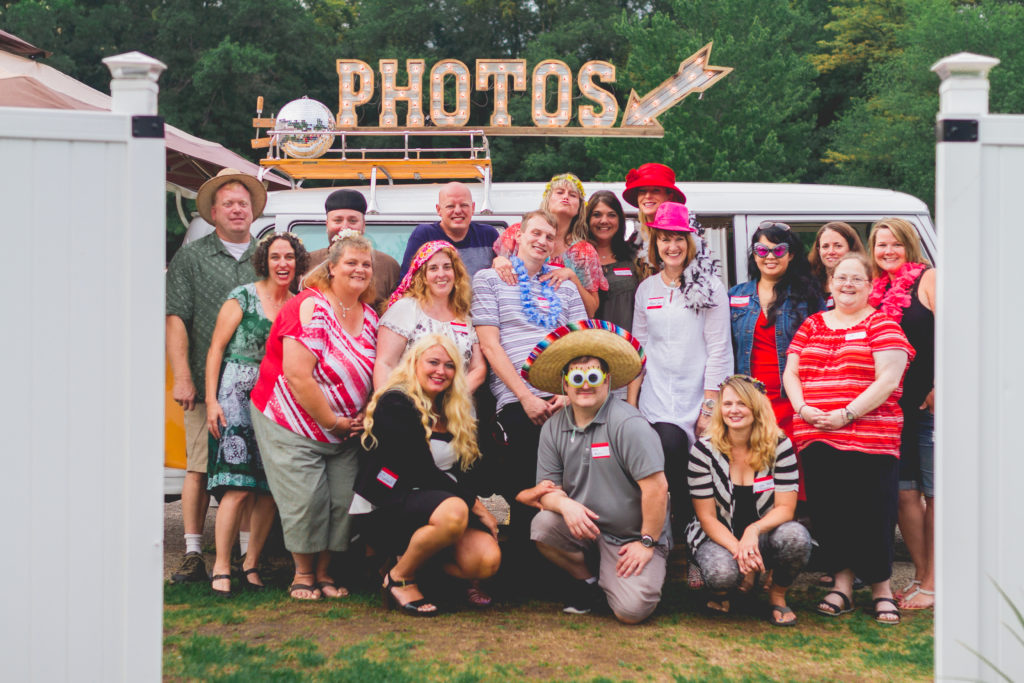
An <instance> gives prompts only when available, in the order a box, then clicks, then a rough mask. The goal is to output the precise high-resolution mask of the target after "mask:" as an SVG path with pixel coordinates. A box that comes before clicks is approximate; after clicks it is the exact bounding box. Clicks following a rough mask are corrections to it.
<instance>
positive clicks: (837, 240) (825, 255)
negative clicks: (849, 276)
mask: <svg viewBox="0 0 1024 683" xmlns="http://www.w3.org/2000/svg"><path fill="white" fill-rule="evenodd" d="M849 252H850V245H849V244H847V243H846V238H845V237H843V236H842V235H840V234H839V233H838V232H836V231H835V230H824V231H822V233H821V238H819V239H818V257H819V258H820V259H821V262H822V263H823V264H825V269H826V270H832V269H833V268H835V267H836V264H837V263H839V259H841V258H842V257H844V256H846V255H847V254H848V253H849Z"/></svg>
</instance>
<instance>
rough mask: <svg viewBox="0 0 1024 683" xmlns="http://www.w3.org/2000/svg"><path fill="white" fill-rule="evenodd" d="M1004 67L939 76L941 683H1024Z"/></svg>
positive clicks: (1022, 424)
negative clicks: (992, 83) (993, 98)
mask: <svg viewBox="0 0 1024 683" xmlns="http://www.w3.org/2000/svg"><path fill="white" fill-rule="evenodd" d="M998 63H999V60H997V59H993V58H991V57H983V56H980V55H973V54H968V53H961V54H958V55H953V56H951V57H947V58H945V59H943V60H941V61H939V62H938V63H937V64H935V66H934V67H932V70H933V71H935V72H937V73H938V74H939V77H940V78H941V79H942V84H941V86H940V89H939V96H940V104H939V115H938V127H937V139H938V140H939V142H938V143H937V156H936V188H935V189H936V193H935V194H936V200H935V201H936V207H935V209H936V210H935V213H936V218H937V219H938V223H937V228H938V235H939V263H938V302H939V306H938V314H937V322H936V324H937V329H936V344H937V351H936V353H937V358H936V386H937V389H938V391H937V392H936V393H937V396H938V411H937V417H938V420H937V424H936V445H937V449H938V450H937V452H936V462H937V467H936V469H937V478H936V505H937V510H936V559H937V568H938V595H937V607H936V625H935V652H936V662H935V667H936V669H935V673H936V678H937V679H938V680H952V679H960V680H983V681H994V680H1002V677H1001V676H999V675H998V674H997V673H996V671H995V670H994V669H993V668H992V667H991V666H989V665H988V664H986V663H984V661H983V659H982V658H985V659H987V660H989V661H990V662H991V663H992V664H994V665H995V666H996V667H998V668H999V669H1000V670H1001V671H1002V672H1003V673H1004V674H1005V675H1006V676H1007V677H1009V678H1010V679H1012V680H1016V681H1024V642H1022V641H1021V640H1020V639H1019V638H1024V628H1022V627H1021V625H1020V623H1019V622H1018V620H1017V617H1016V616H1015V614H1014V612H1013V610H1012V609H1011V607H1010V605H1009V604H1008V603H1007V601H1006V600H1005V599H1004V598H1003V597H1002V596H1001V595H1000V594H999V592H998V590H997V588H996V586H997V585H998V586H999V587H1001V588H1002V589H1003V590H1004V591H1006V593H1007V595H1008V596H1009V597H1010V599H1012V600H1013V602H1014V603H1016V605H1017V607H1018V608H1020V609H1021V610H1022V611H1024V313H1022V310H1021V307H1020V306H1019V305H1018V304H1019V302H1020V300H1021V292H1022V290H1024V279H1022V277H1021V274H1022V272H1024V268H1022V266H1021V263H1022V261H1021V253H1022V252H1021V245H1022V244H1024V241H1022V237H1024V232H1022V230H1021V225H1022V219H1021V216H1022V214H1024V203H1022V201H1021V200H1022V197H1024V116H1021V115H1012V116H1011V115H1005V114H989V112H988V89H989V83H988V71H989V69H991V68H993V67H994V66H996V65H997V64H998ZM1013 632H1016V633H1017V634H1018V637H1015V636H1014V635H1013ZM972 650H973V651H972Z"/></svg>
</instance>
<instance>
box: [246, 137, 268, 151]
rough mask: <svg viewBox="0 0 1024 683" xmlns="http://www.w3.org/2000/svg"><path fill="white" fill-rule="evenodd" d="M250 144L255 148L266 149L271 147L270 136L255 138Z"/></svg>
mask: <svg viewBox="0 0 1024 683" xmlns="http://www.w3.org/2000/svg"><path fill="white" fill-rule="evenodd" d="M250 144H252V148H253V149H266V148H267V147H270V138H253V139H252V140H251V141H250Z"/></svg>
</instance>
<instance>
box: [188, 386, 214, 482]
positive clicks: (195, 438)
mask: <svg viewBox="0 0 1024 683" xmlns="http://www.w3.org/2000/svg"><path fill="white" fill-rule="evenodd" d="M209 444H210V428H209V427H208V426H207V425H206V403H204V402H203V401H196V407H195V408H193V409H192V410H186V411H185V469H186V470H187V471H189V472H199V473H200V474H206V462H207V460H208V459H209V451H210V449H209ZM204 492H205V491H204Z"/></svg>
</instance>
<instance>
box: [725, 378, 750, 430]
mask: <svg viewBox="0 0 1024 683" xmlns="http://www.w3.org/2000/svg"><path fill="white" fill-rule="evenodd" d="M720 403H721V406H722V421H723V422H724V423H725V426H726V427H727V428H728V429H750V428H751V427H753V426H754V411H753V410H751V409H750V406H748V405H747V404H746V403H744V402H743V401H742V400H741V399H740V395H739V394H738V393H736V390H735V389H733V388H732V387H730V386H729V385H728V384H727V385H725V386H724V387H722V396H721V399H720Z"/></svg>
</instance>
